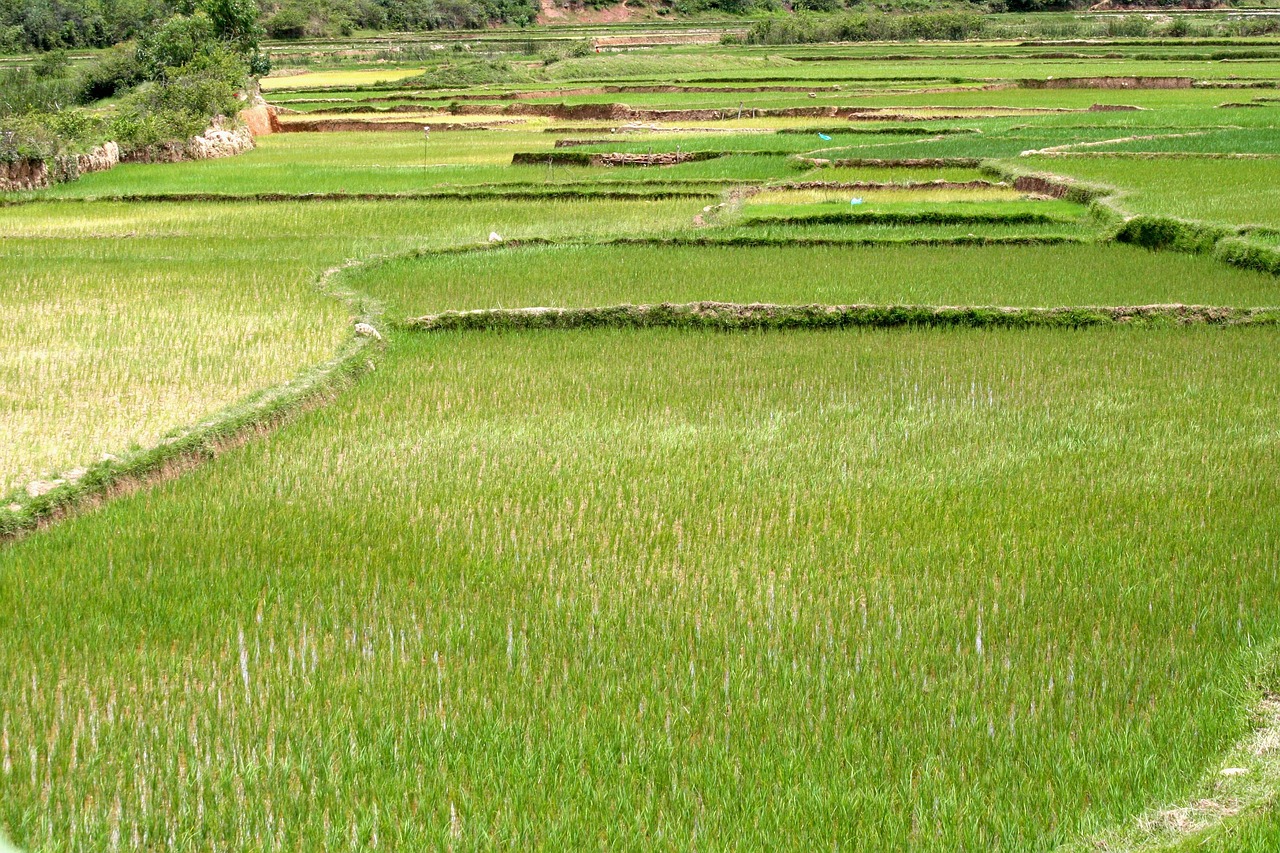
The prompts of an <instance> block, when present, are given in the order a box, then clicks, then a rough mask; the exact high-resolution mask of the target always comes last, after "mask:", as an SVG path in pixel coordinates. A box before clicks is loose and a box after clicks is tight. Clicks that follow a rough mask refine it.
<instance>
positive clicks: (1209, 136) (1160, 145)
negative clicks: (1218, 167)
mask: <svg viewBox="0 0 1280 853" xmlns="http://www.w3.org/2000/svg"><path fill="white" fill-rule="evenodd" d="M1275 113H1276V115H1277V116H1280V110H1277V111H1275ZM1140 135H1145V134H1140ZM1081 150H1088V151H1124V152H1142V153H1147V152H1151V153H1163V152H1171V153H1186V154H1265V155H1272V156H1275V155H1280V132H1278V131H1277V128H1275V127H1268V128H1247V129H1241V130H1215V131H1208V132H1194V131H1193V132H1191V133H1182V134H1172V133H1171V134H1168V135H1163V134H1162V135H1159V136H1157V137H1156V138H1153V139H1134V140H1130V141H1124V142H1115V143H1112V144H1110V145H1101V146H1096V147H1091V148H1088V149H1081ZM1273 165H1275V166H1276V168H1280V164H1273Z"/></svg>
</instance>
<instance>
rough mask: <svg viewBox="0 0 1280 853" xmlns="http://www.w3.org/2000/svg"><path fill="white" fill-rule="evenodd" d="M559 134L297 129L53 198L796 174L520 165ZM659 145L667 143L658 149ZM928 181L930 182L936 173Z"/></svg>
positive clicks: (744, 165)
mask: <svg viewBox="0 0 1280 853" xmlns="http://www.w3.org/2000/svg"><path fill="white" fill-rule="evenodd" d="M554 143H555V137H554V136H552V135H551V134H544V133H528V132H520V131H511V132H506V131H493V132H481V131H474V132H468V131H454V132H450V133H438V134H435V135H434V136H432V137H431V142H430V143H428V144H427V145H424V143H423V140H422V137H421V136H420V135H419V134H414V133H314V134H313V133H297V134H293V133H290V134H282V135H278V136H270V137H266V138H264V139H262V140H259V146H258V148H257V150H255V151H252V152H250V153H248V154H243V155H241V156H239V157H234V158H229V159H225V160H206V161H201V162H193V163H178V164H163V165H159V166H155V165H125V166H120V167H118V168H116V169H113V170H112V171H110V172H98V173H95V174H91V175H86V176H85V177H83V178H81V179H80V180H78V181H76V182H74V183H70V184H62V185H59V186H57V187H54V188H53V189H52V190H49V191H47V193H46V194H47V195H48V196H50V197H64V198H73V197H74V198H93V197H104V196H105V197H112V196H119V195H165V194H174V193H208V194H215V195H244V194H251V193H292V194H302V193H362V192H363V193H414V192H431V191H439V190H443V189H460V190H481V191H486V190H489V189H491V188H492V187H491V185H494V184H498V185H507V186H510V185H515V184H526V185H536V186H534V187H533V189H537V188H538V187H539V186H543V187H544V188H545V186H544V185H552V186H560V185H576V184H589V185H590V184H596V183H597V182H598V181H603V182H612V183H621V182H628V183H631V184H635V183H648V182H653V183H656V184H662V183H672V182H685V181H689V182H694V183H701V182H706V181H714V182H726V181H732V180H740V181H748V182H762V181H766V180H770V179H773V178H777V177H780V176H790V175H793V174H795V172H796V169H797V167H796V166H795V164H793V163H791V162H789V161H788V160H787V159H786V158H785V157H780V156H775V157H765V156H752V155H745V156H741V157H733V158H724V159H723V160H721V161H708V162H700V163H682V164H680V165H678V166H672V167H669V168H662V169H626V168H619V169H608V170H605V169H600V168H589V167H582V166H558V165H557V166H553V167H547V166H542V165H538V166H512V165H510V163H511V156H512V154H514V153H515V152H517V151H540V150H548V151H549V150H551V147H552V145H553V144H554ZM659 150H660V149H659ZM923 179H926V180H930V179H932V178H931V177H925V178H923Z"/></svg>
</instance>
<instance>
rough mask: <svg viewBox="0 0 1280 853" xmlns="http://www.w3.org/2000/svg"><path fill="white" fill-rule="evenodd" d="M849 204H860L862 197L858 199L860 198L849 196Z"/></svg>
mask: <svg viewBox="0 0 1280 853" xmlns="http://www.w3.org/2000/svg"><path fill="white" fill-rule="evenodd" d="M849 204H862V199H860V198H851V199H849Z"/></svg>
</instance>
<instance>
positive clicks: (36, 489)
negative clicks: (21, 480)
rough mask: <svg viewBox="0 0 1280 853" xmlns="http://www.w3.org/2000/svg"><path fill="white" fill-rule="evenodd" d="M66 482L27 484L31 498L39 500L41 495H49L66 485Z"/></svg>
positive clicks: (36, 481) (33, 481)
mask: <svg viewBox="0 0 1280 853" xmlns="http://www.w3.org/2000/svg"><path fill="white" fill-rule="evenodd" d="M65 482H66V480H32V481H31V482H30V483H27V494H28V495H29V496H30V497H33V498H38V497H40V496H41V495H47V494H49V492H52V491H53V490H54V489H56V488H58V486H61V485H62V484H63V483H65Z"/></svg>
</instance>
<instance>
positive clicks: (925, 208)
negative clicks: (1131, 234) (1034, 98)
mask: <svg viewBox="0 0 1280 853" xmlns="http://www.w3.org/2000/svg"><path fill="white" fill-rule="evenodd" d="M851 197H852V198H851ZM856 198H861V199H862V203H861V204H856V205H855V204H852V203H851V202H852V201H853V200H854V199H856ZM743 214H744V221H745V222H746V223H747V224H751V223H762V222H769V221H793V220H795V221H803V220H806V219H815V220H821V219H823V218H827V219H829V220H832V221H835V220H837V219H839V218H841V217H850V218H855V219H856V218H865V219H866V220H868V221H874V220H875V218H876V217H883V218H886V219H893V218H897V217H902V218H904V220H911V219H915V218H919V219H920V220H922V221H927V220H928V218H930V217H955V218H957V219H963V218H966V217H968V218H971V219H973V220H974V225H975V226H977V225H981V224H985V223H983V222H982V221H981V220H982V219H984V218H989V219H1000V218H1004V219H1008V220H1009V221H1011V222H1013V221H1017V220H1019V219H1023V220H1028V219H1034V220H1036V221H1037V224H1047V223H1049V222H1076V221H1079V220H1081V219H1083V218H1085V217H1087V216H1088V215H1089V212H1088V209H1087V208H1085V207H1084V206H1082V205H1079V204H1075V203H1074V202H1069V201H1060V200H1045V201H1039V200H1036V201H939V202H929V201H923V202H911V201H902V202H895V201H885V200H873V201H867V199H866V198H865V197H863V196H859V195H856V194H855V191H851V192H849V193H847V194H846V197H845V199H844V200H842V201H828V202H814V203H808V204H770V203H763V204H754V205H749V206H747V207H746V209H745V210H744V211H743Z"/></svg>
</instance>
